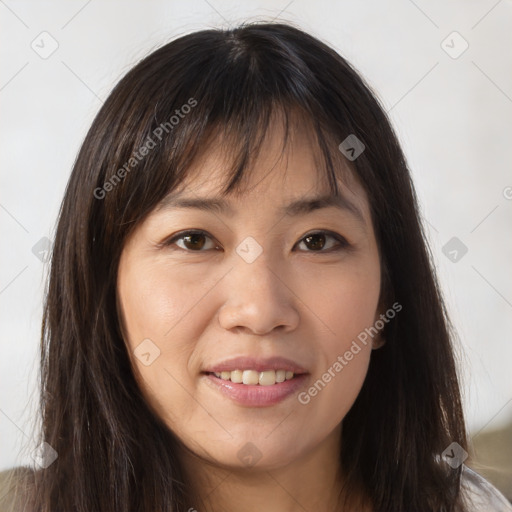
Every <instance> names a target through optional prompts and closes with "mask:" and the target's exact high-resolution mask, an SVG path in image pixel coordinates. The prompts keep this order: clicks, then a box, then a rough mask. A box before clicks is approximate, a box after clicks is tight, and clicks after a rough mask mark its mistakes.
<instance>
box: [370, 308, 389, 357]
mask: <svg viewBox="0 0 512 512" xmlns="http://www.w3.org/2000/svg"><path fill="white" fill-rule="evenodd" d="M383 317H384V318H386V315H385V308H382V307H379V308H378V309H377V313H376V315H375V319H374V321H373V325H374V327H376V328H379V327H381V328H380V329H379V331H378V333H377V334H376V335H375V336H373V337H372V350H377V349H379V348H381V347H383V346H384V345H385V344H386V337H385V336H384V332H383V331H384V327H385V325H386V324H385V323H384V322H383V320H382V319H383Z"/></svg>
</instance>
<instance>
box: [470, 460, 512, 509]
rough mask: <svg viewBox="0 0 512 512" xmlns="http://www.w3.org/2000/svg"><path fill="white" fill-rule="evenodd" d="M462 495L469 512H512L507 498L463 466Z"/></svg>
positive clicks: (511, 506)
mask: <svg viewBox="0 0 512 512" xmlns="http://www.w3.org/2000/svg"><path fill="white" fill-rule="evenodd" d="M461 493H462V495H463V496H464V500H465V503H466V506H467V508H468V512H488V511H491V510H492V511H493V512H512V504H511V503H510V502H509V501H508V500H507V499H506V498H505V496H503V494H501V492H500V491H498V489H496V487H494V486H493V485H492V484H491V483H490V482H488V481H487V480H486V479H485V478H484V477H482V476H481V475H479V474H478V473H477V472H476V471H473V470H472V469H471V468H469V467H468V466H466V465H463V466H462V477H461Z"/></svg>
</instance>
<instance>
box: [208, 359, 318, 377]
mask: <svg viewBox="0 0 512 512" xmlns="http://www.w3.org/2000/svg"><path fill="white" fill-rule="evenodd" d="M234 370H256V371H258V372H263V371H265V370H288V371H291V372H293V373H295V374H300V373H308V371H307V370H306V369H305V368H303V367H302V366H301V365H299V364H297V363H295V362H294V361H292V360H291V359H287V358H286V357H268V358H266V357H251V356H241V357H235V358H233V359H227V360H225V361H222V362H220V363H215V364H212V365H211V366H208V367H207V368H205V369H204V370H203V371H204V372H212V373H213V372H217V373H220V372H232V371H234Z"/></svg>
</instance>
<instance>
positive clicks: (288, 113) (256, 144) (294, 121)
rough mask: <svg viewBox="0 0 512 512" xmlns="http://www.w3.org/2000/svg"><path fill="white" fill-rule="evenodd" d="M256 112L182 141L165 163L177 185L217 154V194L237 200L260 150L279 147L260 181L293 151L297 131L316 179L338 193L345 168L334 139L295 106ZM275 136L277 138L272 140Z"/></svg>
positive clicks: (226, 120) (247, 181)
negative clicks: (219, 166)
mask: <svg viewBox="0 0 512 512" xmlns="http://www.w3.org/2000/svg"><path fill="white" fill-rule="evenodd" d="M260 112H261V114H260ZM260 112H258V113H256V112H254V114H255V115H254V117H253V118H251V119H240V118H235V119H224V120H218V121H216V122H215V124H210V125H207V126H206V127H205V129H204V131H203V132H202V133H200V134H198V135H196V136H194V135H193V136H192V137H191V138H189V139H188V140H186V141H183V142H184V144H185V145H186V147H185V148H184V149H183V150H182V151H179V150H178V154H179V161H178V162H177V161H176V160H174V159H172V158H170V159H169V160H168V161H167V169H169V171H168V172H171V173H177V175H178V176H179V179H178V182H179V183H180V184H181V183H183V182H184V181H187V180H189V179H192V178H194V177H195V176H194V175H195V174H196V173H193V172H192V169H196V170H197V171H199V172H201V166H199V165H196V163H197V162H199V161H201V162H204V161H205V160H207V158H208V154H209V153H213V152H214V151H215V152H217V151H219V150H220V152H221V154H222V159H223V182H222V183H221V184H220V190H219V194H220V195H221V196H225V195H228V194H231V195H233V196H235V197H236V196H239V195H241V194H244V193H245V192H247V187H248V184H249V181H250V179H251V176H252V174H253V172H252V170H253V169H255V167H256V165H257V160H258V157H259V155H260V153H261V150H262V148H263V147H264V146H265V145H266V144H268V143H269V142H271V143H276V144H278V158H277V159H276V161H275V162H273V165H271V166H270V168H269V169H268V170H267V171H266V172H265V174H264V175H263V176H262V177H261V178H260V179H259V180H258V183H259V182H260V181H263V180H264V179H265V178H266V177H267V176H268V175H270V174H271V173H272V172H273V171H274V169H275V167H276V164H277V162H278V161H279V160H280V159H281V158H283V157H284V156H285V154H286V152H287V150H291V144H292V141H293V139H294V135H295V133H296V131H298V130H299V129H300V130H301V132H302V133H304V134H305V135H306V137H307V139H308V143H309V147H310V148H311V149H312V158H313V160H314V163H315V168H316V169H317V170H318V174H319V176H320V177H322V178H324V179H322V183H326V184H327V185H328V187H329V191H330V193H331V194H333V195H337V194H338V192H339V183H340V181H345V179H346V178H347V172H348V169H349V166H348V165H347V164H346V161H345V159H344V157H343V156H342V154H341V152H339V150H338V148H337V144H336V140H335V137H334V136H333V135H332V134H331V133H329V132H327V131H326V130H324V129H322V128H321V127H320V126H318V125H315V123H314V121H313V119H312V118H311V117H310V116H309V115H308V113H307V112H305V111H304V110H302V109H301V108H300V107H299V106H284V105H273V106H272V107H269V108H267V109H263V110H261V111H260ZM196 133H197V132H196ZM276 137H279V140H275V138H276ZM333 148H334V151H333ZM171 170H172V171H171ZM287 172H291V173H292V179H293V169H288V170H287ZM319 181H320V179H319ZM255 185H257V183H254V184H253V186H255ZM168 192H172V190H168Z"/></svg>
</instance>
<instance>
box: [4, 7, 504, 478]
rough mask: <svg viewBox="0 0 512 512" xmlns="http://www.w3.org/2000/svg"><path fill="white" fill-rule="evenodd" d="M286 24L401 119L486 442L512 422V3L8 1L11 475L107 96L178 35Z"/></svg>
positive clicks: (470, 403)
mask: <svg viewBox="0 0 512 512" xmlns="http://www.w3.org/2000/svg"><path fill="white" fill-rule="evenodd" d="M272 19H274V20H278V19H279V20H283V21H289V22H292V23H294V24H296V25H298V26H300V27H302V28H303V29H305V30H306V31H309V32H311V33H312V34H313V35H316V36H317V37H319V38H321V39H322V40H324V41H326V42H327V43H329V44H331V45H332V46H334V47H335V48H336V49H337V50H338V51H339V52H340V53H341V54H342V55H343V56H345V57H346V58H348V59H349V61H350V62H352V63H353V64H354V65H355V66H356V68H357V69H358V70H359V71H360V72H361V73H362V75H363V76H364V77H365V78H366V80H367V81H368V82H369V84H370V85H371V87H372V88H373V89H374V90H375V92H376V94H377V95H378V97H379V98H380V100H381V101H382V103H383V104H384V106H385V108H386V109H387V110H388V112H389V115H390V117H391V120H392V122H393V124H394V126H395V128H396V130H397V132H398V135H399V137H400V140H401V142H402V145H403V148H404V150H405V153H406V156H407V158H408V161H409V164H410V167H411V169H412V172H413V177H414V180H415V184H416V187H417V192H418V196H419V199H420V202H421V207H422V214H423V217H424V222H425V224H426V226H427V230H428V233H429V239H430V243H431V247H432V256H433V258H434V261H435V263H436V266H437V268H438V272H439V277H440V280H441V283H442V287H443V291H444V294H445V297H446V299H447V302H448V306H449V311H450V314H451V317H452V319H453V323H454V325H455V327H456V328H457V331H458V333H459V337H460V371H461V374H462V376H463V386H464V401H465V402H464V403H465V409H466V414H467V418H468V422H469V426H470V429H471V432H472V433H473V435H476V434H477V433H478V432H479V431H481V430H482V429H494V428H498V427H500V426H501V425H503V424H504V423H506V422H509V421H510V420H511V419H512V378H511V361H512V336H511V331H512V279H511V272H510V264H511V262H512V236H511V225H512V223H511V221H512V173H511V160H512V158H511V156H512V144H511V142H512V138H511V135H512V130H511V128H512V66H511V48H512V30H510V27H511V23H512V3H511V1H510V0H501V1H497V0H482V1H471V0H458V1H455V0H453V1H451V2H445V1H426V0H417V1H414V2H413V1H412V0H393V1H386V2H382V1H378V0H372V1H365V2H361V1H357V0H351V1H340V2H335V1H327V0H315V1H314V2H313V1H311V2H308V1H306V0H292V1H290V0H278V1H262V0H260V1H247V2H243V3H242V2H235V1H227V0H226V1H225V0H192V1H188V0H187V1H184V0H183V1H157V0H154V1H147V0H145V1H126V0H123V1H120V0H116V1H114V0H111V1H105V0H89V1H87V0H80V1H74V0H66V1H64V0H60V1H54V2H43V1H35V0H34V1H32V2H28V1H16V0H0V23H1V29H0V52H1V54H0V55H1V67H0V73H1V74H0V102H1V105H0V109H1V123H0V130H1V139H0V140H1V156H0V164H1V167H0V169H1V188H0V229H1V233H2V244H1V255H0V258H1V262H2V263H1V265H0V306H1V310H0V311H1V324H0V326H1V338H0V340H1V347H2V350H1V357H0V378H1V395H0V469H4V468H8V467H12V466H14V465H19V464H23V463H27V462H30V458H29V455H28V452H27V449H26V448H24V447H26V446H30V445H31V443H32V426H33V423H34V419H35V412H34V411H35V406H36V404H37V386H38V350H39V335H40V322H41V313H42V298H43V290H44V280H45V276H46V273H47V265H46V264H45V262H44V260H45V249H46V248H47V246H48V243H49V242H48V241H47V240H46V239H48V240H51V239H52V237H53V234H54V226H55V221H56V217H57V213H58V209H59V205H60V202H61V200H62V197H63V193H64V189H65V186H66V182H67V180H68V177H69V174H70V171H71V167H72V164H73V161H74V159H75V157H76V154H77V151H78V149H79V146H80V144H81V142H82V140H83V137H84V136H85V133H86V131H87V129H88V127H89V125H90V123H91V122H92V119H93V117H94V115H95V114H96V112H97V111H98V109H99V108H100V106H101V104H102V101H104V99H105V98H106V97H107V95H108V94H109V92H110V91H111V89H112V87H113V86H114V84H115V83H116V82H117V81H118V80H119V78H121V76H122V75H123V74H124V73H126V72H127V71H128V70H129V69H130V68H131V67H132V66H133V65H134V64H135V63H136V62H137V61H138V60H140V59H141V58H142V57H144V56H145V55H147V54H148V53H149V52H151V51H152V50H154V49H156V48H157V47H159V46H161V45H162V44H164V43H166V42H168V41H170V40H171V39H173V38H175V37H176V36H178V35H182V34H185V33H187V32H191V31H194V30H199V29H203V28H208V27H223V28H227V27H230V26H234V25H236V24H237V23H239V22H241V21H247V20H249V21H256V20H267V21H269V20H272ZM454 32H456V33H454ZM52 52H53V53H52ZM454 238H455V239H454ZM447 244H448V245H447ZM466 251H467V252H466Z"/></svg>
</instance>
